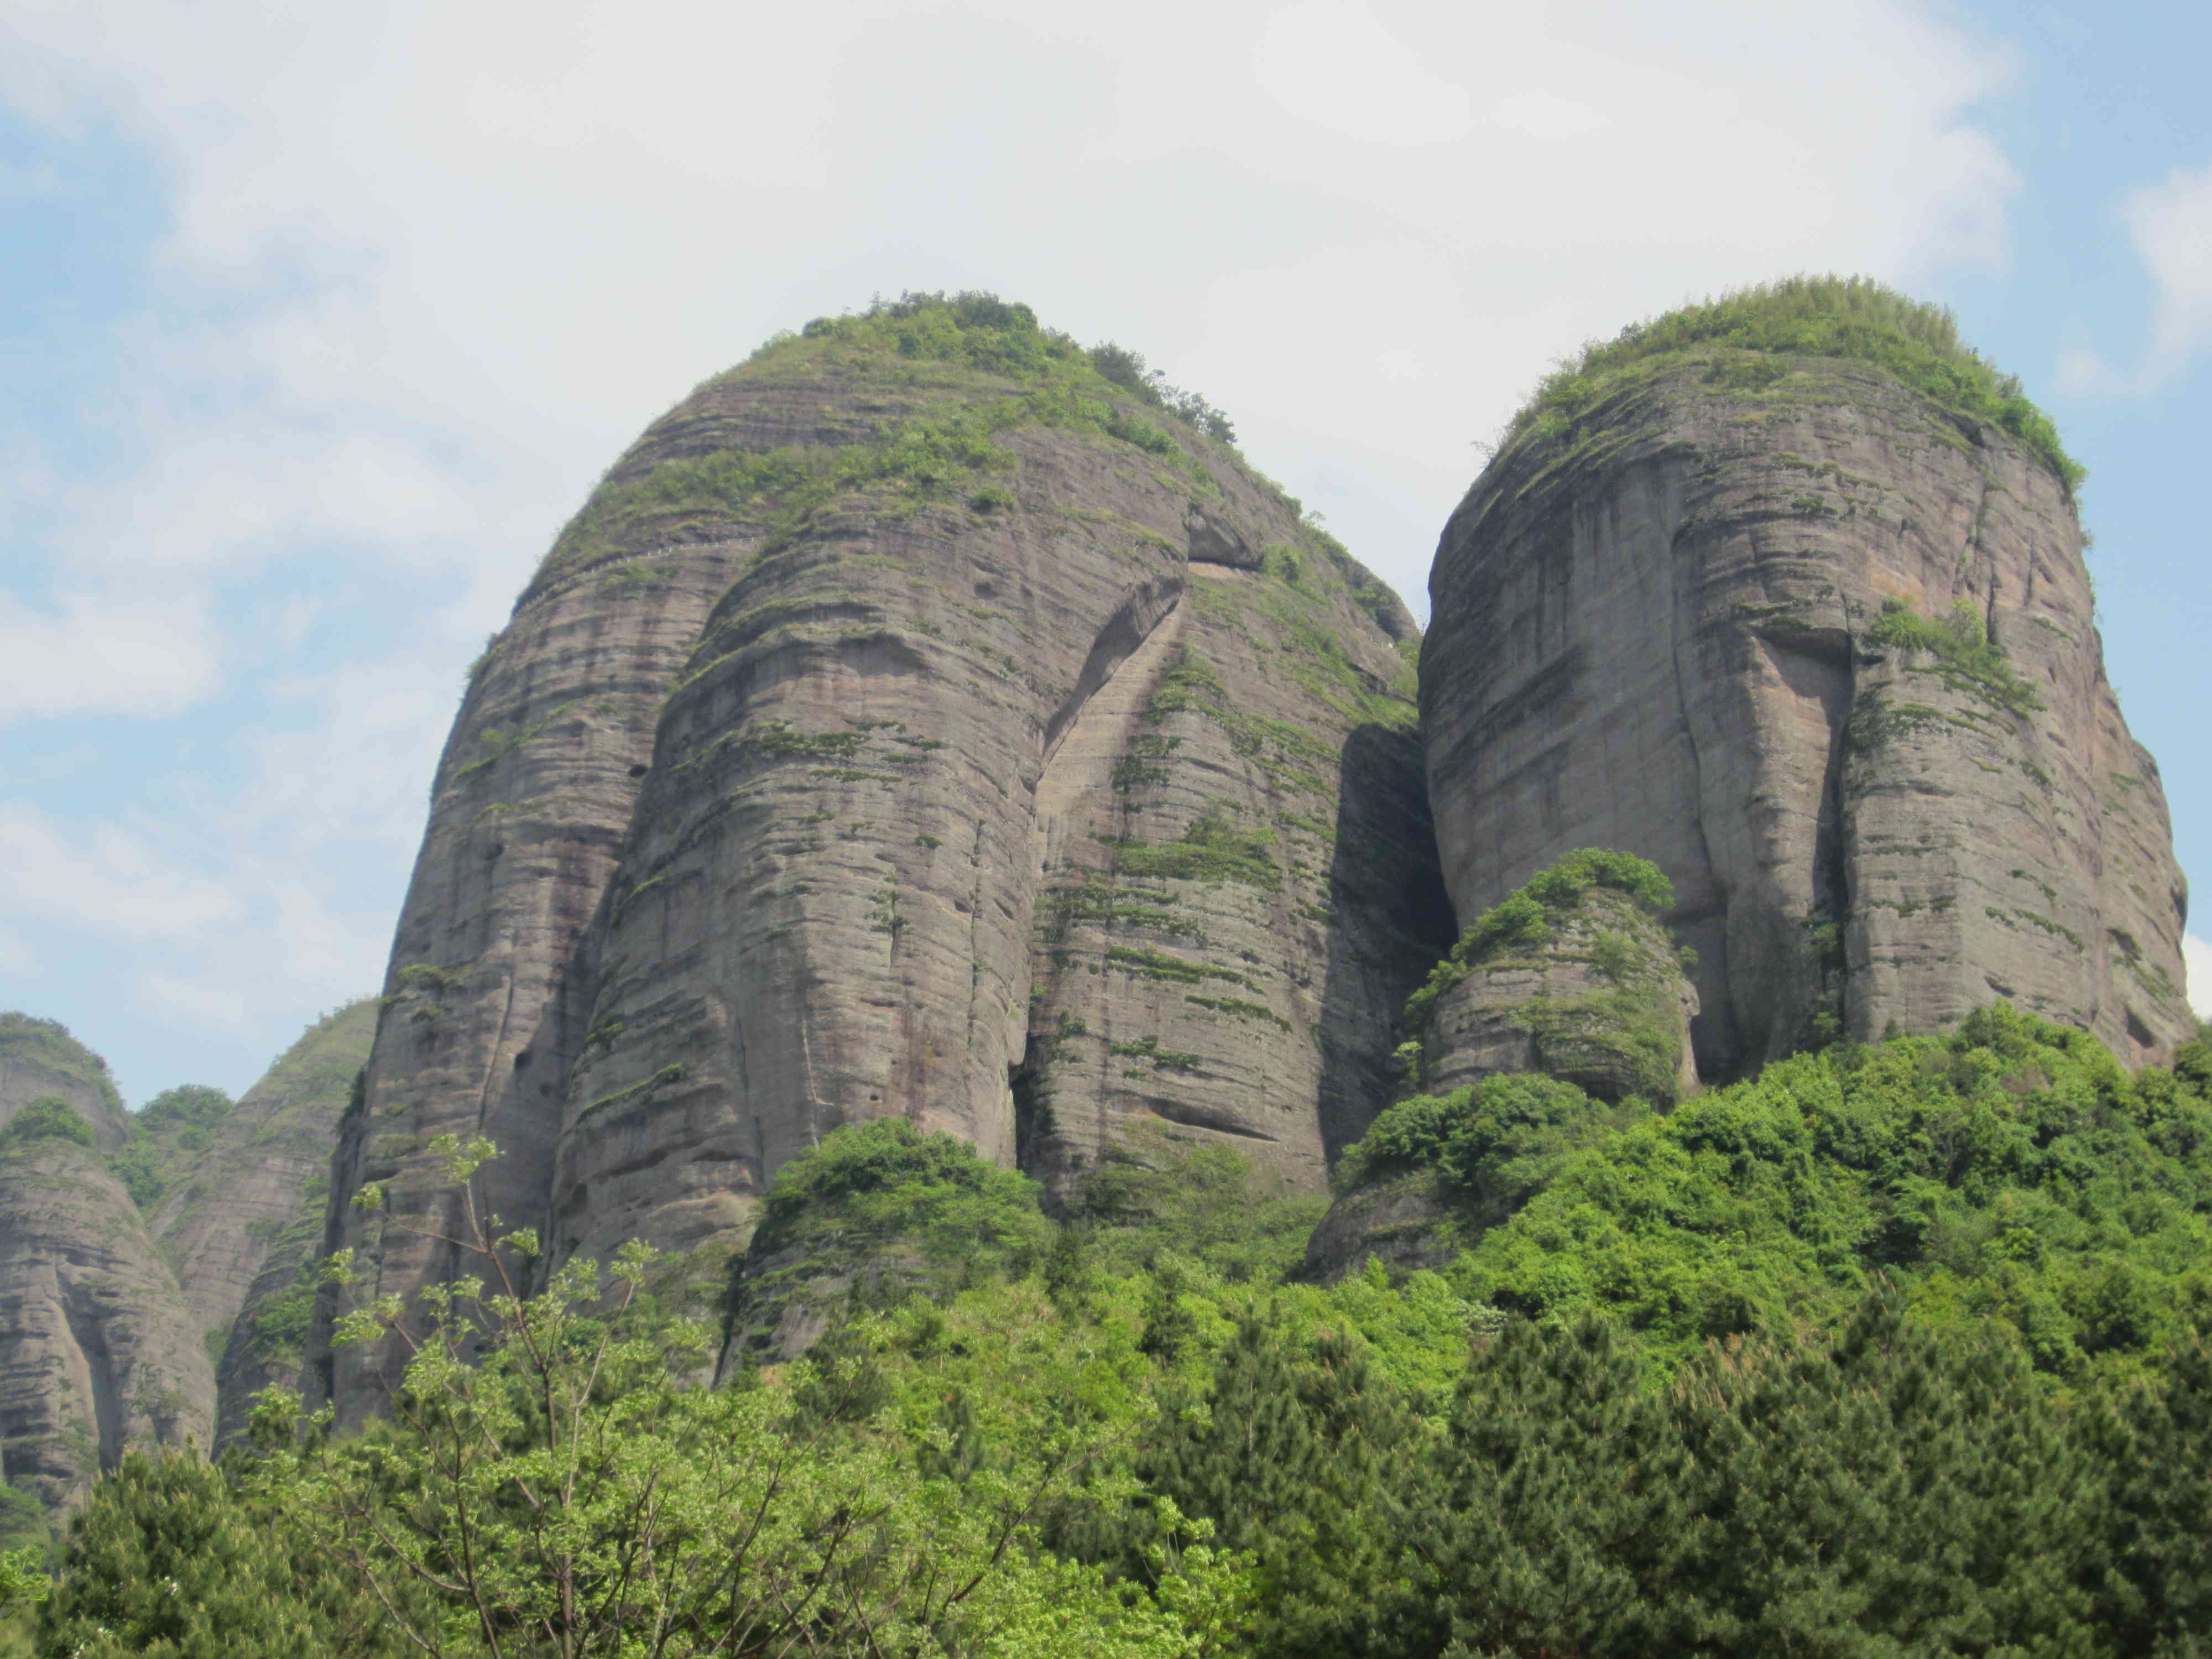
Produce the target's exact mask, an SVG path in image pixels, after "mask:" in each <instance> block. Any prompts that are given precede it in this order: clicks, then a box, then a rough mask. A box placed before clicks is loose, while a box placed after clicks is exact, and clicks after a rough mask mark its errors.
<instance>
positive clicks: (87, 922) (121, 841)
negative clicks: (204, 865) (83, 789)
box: [0, 805, 240, 944]
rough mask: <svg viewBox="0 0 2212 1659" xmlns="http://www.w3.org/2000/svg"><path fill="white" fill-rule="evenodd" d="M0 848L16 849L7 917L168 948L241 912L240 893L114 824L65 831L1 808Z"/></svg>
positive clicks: (2, 893) (2, 907) (22, 811)
mask: <svg viewBox="0 0 2212 1659" xmlns="http://www.w3.org/2000/svg"><path fill="white" fill-rule="evenodd" d="M0 846H4V847H6V848H7V849H8V866H7V885H6V886H5V887H4V888H0V916H11V917H14V918H16V919H18V920H32V919H36V920H40V921H63V922H66V923H68V924H70V926H72V927H82V928H88V929H90V930H92V931H94V932H96V933H103V934H106V935H107V936H109V937H111V938H112V939H121V940H125V941H130V940H139V941H161V942H164V943H165V944H166V942H167V941H169V940H173V939H176V938H178V937H179V936H184V935H190V934H192V933H197V932H198V931H199V930H201V929H203V928H206V927H214V926H216V925H218V924H220V923H222V922H225V921H229V920H230V919H231V918H232V917H233V916H234V915H237V914H238V911H239V909H240V895H239V894H238V893H237V892H236V891H235V890H233V889H232V888H230V887H229V886H228V885H226V884H223V883H222V882H218V881H214V880H210V878H208V876H207V875H206V874H205V873H204V872H201V871H198V870H195V869H191V868H188V867H185V866H182V865H180V864H179V862H178V861H177V860H175V858H174V856H173V849H171V848H164V847H162V846H161V845H159V844H157V843H156V842H155V841H153V840H152V839H151V838H149V836H146V835H144V834H142V833H134V832H133V831H131V830H128V829H121V828H118V826H116V825H114V824H107V823H93V824H68V823H58V822H56V821H54V820H53V819H52V818H50V817H47V816H46V814H44V813H42V812H40V811H35V810H33V809H32V808H29V807H24V806H16V805H0Z"/></svg>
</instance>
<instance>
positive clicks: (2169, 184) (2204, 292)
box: [2058, 165, 2212, 395]
mask: <svg viewBox="0 0 2212 1659" xmlns="http://www.w3.org/2000/svg"><path fill="white" fill-rule="evenodd" d="M2119 218H2120V222H2121V223H2122V224H2123V225H2124V226H2125V227H2126V228H2127V233H2128V241H2129V244H2130V246H2132V247H2133V248H2134V250H2135V252H2136V258H2138V259H2140V260H2141V261H2142V268H2143V272H2144V274H2145V275H2146V276H2148V277H2149V278H2150V281H2151V285H2152V288H2153V289H2154V291H2155V293H2156V296H2157V297H2156V300H2155V302H2154V310H2153V312H2152V315H2151V322H2150V338H2149V339H2148V342H2147V343H2145V345H2144V348H2143V354H2142V362H2139V363H2138V364H2137V365H2136V367H2135V368H2133V369H2124V368H2118V367H2116V366H2115V365H2114V364H2113V363H2112V361H2111V360H2110V359H2109V358H2108V357H2107V356H2106V355H2105V354H2104V353H2102V352H2100V351H2098V350H2095V349H2091V348H2089V347H2085V346H2077V347H2074V348H2072V349H2069V350H2067V351H2066V352H2064V353H2063V354H2062V355H2061V356H2060V357H2059V360H2058V383H2059V386H2060V387H2061V388H2062V389H2063V390H2065V391H2068V392H2077V393H2083V394H2089V395H2118V394H2127V393H2139V392H2155V391H2157V390H2158V389H2159V388H2160V387H2161V386H2166V385H2167V384H2168V383H2169V382H2171V381H2172V380H2173V379H2174V377H2175V376H2176V375H2178V374H2180V373H2181V372H2182V371H2183V370H2184V369H2185V368H2188V366H2189V364H2190V362H2191V361H2192V360H2193V359H2194V358H2195V357H2196V356H2197V355H2198V354H2199V353H2201V352H2202V351H2203V350H2204V349H2205V348H2206V347H2207V346H2208V345H2212V165H2207V166H2205V167H2194V168H2191V167H2176V168H2174V169H2173V170H2172V172H2171V173H2167V174H2166V177H2164V178H2163V179H2160V180H2158V182H2157V183H2155V184H2149V185H2138V186H2136V188H2135V189H2133V190H2131V191H2129V192H2128V193H2127V194H2126V196H2124V197H2122V198H2121V202H2120V207H2119Z"/></svg>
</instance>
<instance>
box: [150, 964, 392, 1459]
mask: <svg viewBox="0 0 2212 1659" xmlns="http://www.w3.org/2000/svg"><path fill="white" fill-rule="evenodd" d="M378 1012H379V1007H378V1004H377V1002H376V1001H375V1000H374V999H373V998H368V999H364V1000H362V1001H359V1002H356V1003H353V1004H351V1005H350V1006H347V1007H343V1008H341V1009H338V1010H337V1012H334V1013H331V1014H329V1015H326V1016H325V1017H324V1018H322V1019H320V1020H318V1021H317V1022H316V1023H315V1024H313V1025H311V1026H310V1027H308V1028H307V1031H306V1032H305V1033H304V1034H302V1035H301V1037H300V1040H299V1041H298V1042H295V1043H294V1044H293V1045H292V1046H291V1048H289V1049H287V1050H286V1051H285V1052H284V1053H283V1054H282V1055H280V1056H279V1057H278V1058H277V1060H276V1062H275V1063H274V1064H273V1065H272V1066H270V1068H269V1071H268V1073H266V1074H265V1075H264V1077H263V1078H262V1079H261V1080H260V1081H259V1082H258V1083H256V1084H255V1085H253V1086H252V1088H251V1089H249V1090H247V1091H246V1093H245V1094H244V1095H243V1096H242V1097H240V1100H239V1102H238V1104H237V1105H236V1106H235V1107H234V1108H233V1109H231V1111H230V1113H229V1114H228V1115H227V1116H225V1117H224V1118H223V1119H222V1121H220V1122H218V1123H217V1124H216V1126H215V1127H214V1131H213V1133H212V1134H211V1135H210V1138H209V1139H208V1143H207V1145H206V1146H204V1148H202V1149H201V1150H200V1151H199V1152H198V1153H197V1155H196V1157H195V1158H194V1160H193V1161H192V1162H191V1164H189V1165H187V1166H186V1167H185V1170H184V1171H183V1173H182V1175H181V1176H179V1178H177V1179H175V1180H174V1181H173V1182H171V1183H170V1184H169V1186H168V1187H167V1189H166V1190H165V1191H164V1192H163V1194H162V1195H161V1199H160V1200H159V1201H158V1202H157V1203H156V1204H155V1206H154V1208H153V1211H152V1213H151V1214H150V1215H149V1217H148V1218H147V1224H148V1227H149V1231H151V1232H152V1234H153V1236H154V1237H155V1240H156V1241H157V1242H158V1243H160V1245H161V1250H162V1253H163V1254H164V1255H166V1256H167V1259H168V1261H170V1263H171V1264H172V1266H173V1267H174V1268H175V1271H176V1274H177V1278H178V1280H179V1285H180V1286H181V1288H182V1290H183V1291H184V1295H185V1306H186V1308H187V1310H188V1312H189V1315H190V1317H191V1323H192V1327H193V1328H194V1330H195V1331H196V1332H197V1333H198V1334H200V1335H201V1336H202V1338H203V1340H204V1342H205V1344H206V1346H207V1348H208V1351H209V1352H210V1353H212V1354H214V1355H216V1356H217V1359H216V1381H217V1389H216V1395H217V1398H216V1418H217V1423H216V1432H217V1436H218V1437H219V1438H222V1439H227V1438H228V1437H230V1436H232V1435H234V1434H235V1433H237V1432H238V1431H239V1430H240V1428H242V1427H243V1426H244V1423H245V1413H246V1407H247V1405H248V1402H249V1401H251V1399H252V1395H255V1394H256V1393H258V1391H259V1390H261V1389H265V1388H267V1387H269V1386H270V1384H272V1383H283V1384H286V1385H288V1386H289V1385H293V1384H295V1383H297V1381H298V1379H299V1374H300V1369H301V1363H302V1361H303V1359H304V1358H305V1342H306V1337H307V1322H308V1316H309V1310H310V1308H311V1305H312V1303H313V1289H312V1285H311V1284H310V1282H309V1278H308V1275H309V1268H310V1263H311V1261H312V1260H313V1257H314V1255H316V1253H317V1250H318V1249H319V1246H320V1244H321V1243H322V1233H323V1219H324V1212H325V1202H326V1196H327V1194H328V1191H329V1186H330V1160H331V1147H332V1146H333V1145H334V1144H335V1143H336V1141H337V1125H338V1119H339V1117H340V1116H341V1115H343V1112H344V1110H345V1108H346V1104H347V1103H348V1101H349V1098H350V1097H351V1094H352V1091H353V1088H354V1084H355V1080H356V1079H357V1078H358V1077H359V1076H360V1074H361V1069H362V1066H363V1065H364V1064H365V1063H366V1062H367V1060H368V1050H369V1044H370V1042H371V1041H372V1040H373V1039H374V1036H375V1034H376V1021H377V1015H378Z"/></svg>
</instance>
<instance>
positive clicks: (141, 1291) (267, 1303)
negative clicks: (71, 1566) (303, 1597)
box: [0, 1001, 377, 1522]
mask: <svg viewBox="0 0 2212 1659" xmlns="http://www.w3.org/2000/svg"><path fill="white" fill-rule="evenodd" d="M376 1015H377V1005H376V1004H375V1003H374V1001H364V1002H360V1003H356V1004H355V1005H353V1006H351V1007H349V1008H344V1009H341V1010H339V1011H338V1012H337V1013H335V1014H332V1015H331V1016H330V1017H328V1018H325V1019H324V1020H322V1021H320V1022H319V1023H318V1024H316V1025H315V1026H313V1028H311V1029H310V1030H308V1031H307V1034H306V1035H305V1036H302V1037H301V1039H300V1041H299V1042H297V1043H295V1044H294V1045H293V1047H292V1048H291V1049H290V1050H289V1052H288V1053H287V1054H284V1055H283V1058H281V1059H280V1060H278V1061H277V1062H276V1065H275V1066H272V1067H271V1068H270V1072H269V1074H268V1075H267V1076H266V1077H264V1078H263V1079H261V1081H260V1082H259V1083H258V1084H256V1085H254V1086H253V1088H252V1089H251V1090H249V1091H247V1092H246V1096H245V1097H244V1098H243V1099H242V1100H240V1101H239V1102H238V1103H237V1104H236V1106H235V1107H234V1108H231V1109H229V1110H228V1112H227V1113H225V1114H224V1115H222V1116H221V1117H220V1118H219V1119H217V1120H216V1121H214V1122H212V1123H211V1124H207V1125H194V1126H191V1127H189V1128H188V1130H187V1131H186V1132H185V1133H183V1134H181V1135H170V1136H168V1137H167V1139H165V1140H164V1141H163V1143H162V1156H161V1158H160V1159H159V1160H158V1164H156V1163H151V1162H149V1163H145V1164H142V1165H141V1166H139V1167H138V1168H137V1170H136V1173H135V1175H133V1176H132V1178H134V1179H143V1180H144V1182H145V1183H146V1190H147V1191H148V1192H149V1193H153V1194H158V1195H157V1196H154V1197H151V1198H149V1212H147V1213H144V1214H142V1212H141V1210H140V1207H139V1205H138V1204H137V1202H136V1201H134V1199H133V1197H132V1194H131V1190H130V1189H128V1188H125V1185H124V1182H123V1181H122V1180H120V1179H118V1176H117V1175H116V1173H115V1172H114V1170H113V1169H112V1168H111V1164H112V1163H117V1162H118V1160H114V1159H112V1157H111V1156H110V1155H111V1154H112V1152H114V1151H115V1149H116V1148H118V1147H120V1146H125V1144H126V1143H128V1144H129V1145H131V1146H139V1145H141V1144H142V1142H141V1140H139V1139H133V1136H132V1126H131V1120H129V1119H128V1118H126V1117H125V1114H124V1112H123V1110H122V1103H121V1100H120V1098H119V1097H118V1096H117V1095H116V1093H115V1088H114V1085H113V1084H112V1082H111V1081H110V1080H109V1079H108V1075H107V1068H106V1064H105V1063H104V1062H103V1061H102V1060H100V1057H99V1056H98V1055H97V1054H93V1053H92V1052H91V1051H90V1050H89V1049H88V1048H84V1047H83V1045H82V1044H81V1043H78V1042H76V1040H75V1039H74V1038H72V1037H71V1036H70V1035H69V1033H68V1032H67V1031H66V1030H64V1028H63V1027H61V1026H59V1025H57V1024H53V1023H52V1021H48V1020H38V1019H33V1018H30V1017H29V1016H27V1015H21V1014H0V1045H4V1047H3V1048H0V1114H3V1115H0V1475H4V1478H5V1479H6V1480H7V1481H8V1482H9V1483H10V1484H11V1485H13V1486H15V1487H16V1488H17V1489H18V1490H21V1491H23V1492H27V1493H28V1494H30V1495H31V1496H32V1497H33V1498H35V1499H36V1500H37V1502H38V1504H39V1505H40V1509H41V1510H43V1511H44V1513H45V1515H46V1518H47V1520H48V1521H49V1522H58V1520H59V1519H60V1518H61V1516H64V1514H66V1512H67V1511H68V1510H70V1509H71V1508H73V1507H74V1506H75V1505H76V1503H77V1501H78V1500H79V1499H80V1498H82V1496H83V1494H84V1492H85V1491H86V1490H87V1488H88V1486H90V1484H91V1482H92V1480H93V1479H94V1477H95V1476H96V1475H98V1474H100V1472H101V1471H102V1470H104V1469H106V1468H111V1467H112V1465H113V1464H114V1463H115V1462H116V1460H117V1459H118V1458H119V1457H120V1456H121V1455H122V1454H123V1452H124V1450H125V1449H126V1448H127V1447H129V1446H131V1445H133V1444H155V1443H158V1444H164V1445H167V1444H186V1443H189V1444H193V1445H197V1446H200V1447H202V1448H205V1447H207V1446H208V1444H209V1443H210V1432H211V1431H212V1430H213V1429H214V1428H215V1427H216V1419H217V1418H218V1416H220V1418H221V1419H222V1424H223V1426H224V1428H225V1429H226V1431H228V1432H229V1433H235V1432H236V1431H237V1430H238V1429H239V1428H240V1427H241V1426H242V1425H243V1423H244V1419H245V1412H246V1405H247V1402H248V1401H249V1399H250V1396H251V1395H252V1394H253V1393H255V1392H257V1391H258V1390H259V1389H264V1388H266V1387H268V1386H269V1385H270V1383H288V1384H289V1383H295V1382H296V1381H297V1379H298V1376H299V1373H300V1370H301V1361H302V1358H303V1357H304V1348H305V1337H306V1334H307V1317H308V1312H309V1308H310V1305H311V1304H312V1299H313V1293H312V1291H311V1290H310V1289H308V1287H307V1285H304V1284H303V1283H302V1269H303V1267H305V1265H306V1264H307V1261H308V1260H309V1259H310V1258H311V1257H312V1255H313V1254H314V1251H315V1249H316V1248H317V1247H318V1246H319V1244H320V1243H321V1240H322V1232H323V1217H324V1208H325V1197H324V1194H325V1188H327V1186H328V1176H327V1170H328V1167H329V1161H330V1151H331V1144H332V1141H333V1140H334V1139H335V1138H336V1134H337V1122H338V1118H339V1115H340V1114H341V1113H342V1112H343V1109H344V1107H345V1103H346V1099H347V1096H348V1092H349V1086H350V1085H351V1083H352V1080H353V1079H354V1077H355V1076H356V1073H358V1072H359V1071H360V1069H361V1066H362V1062H363V1061H364V1060H366V1059H367V1058H368V1046H369V1039H370V1037H371V1036H372V1034H373V1033H374V1028H375V1022H376ZM193 1094H197V1095H200V1096H206V1097H211V1100H212V1106H211V1109H215V1110H220V1109H222V1107H224V1106H225V1105H226V1104H227V1102H226V1101H225V1100H224V1098H223V1097H222V1096H221V1095H219V1094H216V1093H215V1091H210V1090H200V1091H192V1090H189V1089H188V1090H184V1091H171V1094H170V1095H169V1096H166V1097H163V1098H164V1099H173V1098H175V1097H177V1096H179V1095H193ZM45 1097H60V1098H62V1099H64V1100H66V1101H68V1102H69V1103H70V1105H71V1107H72V1109H74V1110H76V1113H77V1115H78V1116H79V1117H80V1118H82V1120H83V1121H84V1125H85V1127H82V1128H77V1129H75V1130H74V1133H75V1134H76V1135H77V1136H79V1137H82V1136H83V1135H86V1134H88V1133H89V1134H91V1135H92V1136H93V1139H94V1141H95V1142H96V1143H104V1144H95V1145H81V1144H78V1141H77V1140H76V1139H72V1138H71V1134H72V1129H71V1126H70V1125H69V1124H68V1123H67V1122H66V1121H63V1122H61V1123H60V1124H58V1125H56V1124H52V1123H49V1122H40V1123H39V1124H38V1126H37V1127H36V1128H35V1130H34V1129H33V1120H31V1119H26V1120H24V1121H21V1122H16V1121H15V1120H16V1118H17V1116H18V1115H19V1113H20V1110H21V1107H22V1106H24V1105H26V1104H27V1103H29V1101H30V1100H33V1099H40V1098H45ZM10 1124H13V1125H14V1127H12V1129H11V1128H10V1127H9V1125H10ZM138 1127H141V1128H143V1125H140V1126H138ZM165 1127H166V1128H168V1129H173V1128H174V1127H176V1126H175V1124H174V1123H170V1124H168V1125H167V1126H165ZM120 1162H125V1163H127V1160H122V1161H120ZM125 1173H126V1174H131V1170H125ZM241 1310H243V1314H244V1316H243V1317H242V1318H241V1317H240V1313H241ZM217 1354H219V1355H220V1356H221V1364H220V1368H219V1369H220V1376H221V1379H222V1385H221V1388H220V1389H218V1387H217V1374H218V1368H217V1366H216V1364H212V1363H211V1361H210V1355H217Z"/></svg>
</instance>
